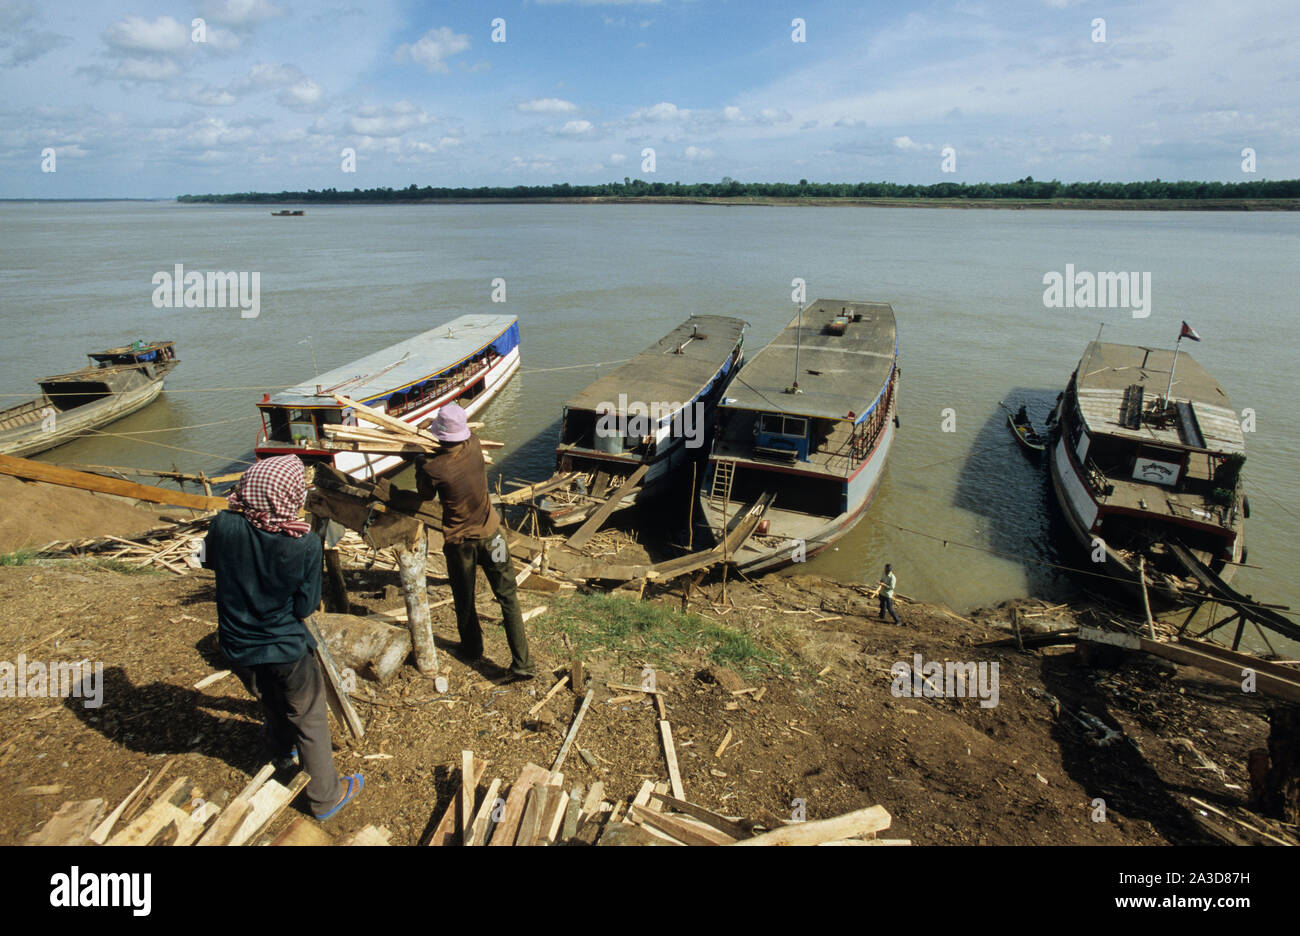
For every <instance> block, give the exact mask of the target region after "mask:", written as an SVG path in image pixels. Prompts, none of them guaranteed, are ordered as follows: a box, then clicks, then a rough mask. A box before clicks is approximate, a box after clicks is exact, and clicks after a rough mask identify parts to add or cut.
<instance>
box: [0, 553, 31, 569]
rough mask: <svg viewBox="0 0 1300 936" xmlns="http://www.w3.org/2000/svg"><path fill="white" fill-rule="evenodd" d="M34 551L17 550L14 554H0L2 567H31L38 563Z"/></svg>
mask: <svg viewBox="0 0 1300 936" xmlns="http://www.w3.org/2000/svg"><path fill="white" fill-rule="evenodd" d="M36 556H37V552H36V550H34V549H15V550H14V551H13V552H7V553H0V566H22V565H31V564H32V563H33V562H35V561H36Z"/></svg>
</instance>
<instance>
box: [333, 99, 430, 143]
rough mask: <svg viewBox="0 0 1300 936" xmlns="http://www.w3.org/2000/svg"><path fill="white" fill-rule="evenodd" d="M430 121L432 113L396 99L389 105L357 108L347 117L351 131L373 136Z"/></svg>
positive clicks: (397, 132)
mask: <svg viewBox="0 0 1300 936" xmlns="http://www.w3.org/2000/svg"><path fill="white" fill-rule="evenodd" d="M432 121H433V115H432V114H428V113H426V112H424V111H422V110H420V109H418V108H417V107H415V106H414V105H413V104H411V103H410V102H409V101H398V102H397V103H396V104H394V105H392V106H391V107H375V106H369V107H362V108H358V109H357V110H356V111H355V112H354V113H353V115H352V117H351V118H350V119H349V121H348V126H349V127H350V128H351V129H352V132H353V133H363V134H365V135H366V136H374V137H379V136H382V137H393V136H395V135H396V134H400V133H405V132H406V131H407V130H411V129H414V128H415V127H422V126H424V125H425V124H427V123H430V122H432Z"/></svg>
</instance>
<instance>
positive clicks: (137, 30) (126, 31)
mask: <svg viewBox="0 0 1300 936" xmlns="http://www.w3.org/2000/svg"><path fill="white" fill-rule="evenodd" d="M104 41H105V42H106V43H108V44H109V46H111V47H112V48H114V49H117V50H119V51H122V52H147V53H153V54H158V53H168V52H179V51H180V50H182V49H184V48H186V47H187V46H188V45H189V43H190V31H189V29H187V28H186V27H184V26H182V25H181V24H180V23H178V22H176V20H174V19H172V18H171V17H170V16H160V17H158V18H157V19H156V20H154V21H153V22H149V21H148V20H146V19H142V18H141V17H139V16H128V17H127V18H126V19H124V20H122V21H121V22H120V23H114V24H113V25H112V26H110V27H108V29H106V30H104Z"/></svg>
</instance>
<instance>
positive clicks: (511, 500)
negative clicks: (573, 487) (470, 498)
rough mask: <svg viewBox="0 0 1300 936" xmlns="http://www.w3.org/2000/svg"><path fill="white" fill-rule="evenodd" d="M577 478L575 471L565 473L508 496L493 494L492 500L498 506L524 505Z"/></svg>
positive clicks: (517, 490)
mask: <svg viewBox="0 0 1300 936" xmlns="http://www.w3.org/2000/svg"><path fill="white" fill-rule="evenodd" d="M577 476H578V473H577V472H576V471H567V472H565V473H564V474H557V475H552V476H551V477H550V478H549V479H547V480H546V481H538V482H536V483H534V484H529V485H526V486H525V487H521V488H518V489H516V490H513V491H511V492H510V493H509V494H493V495H492V500H493V502H494V503H499V504H526V503H528V502H529V501H530V500H532V499H533V498H534V497H536V496H537V495H538V494H546V493H548V492H550V491H554V490H555V489H556V488H561V487H564V486H566V485H568V484H572V483H573V479H574V478H576V477H577Z"/></svg>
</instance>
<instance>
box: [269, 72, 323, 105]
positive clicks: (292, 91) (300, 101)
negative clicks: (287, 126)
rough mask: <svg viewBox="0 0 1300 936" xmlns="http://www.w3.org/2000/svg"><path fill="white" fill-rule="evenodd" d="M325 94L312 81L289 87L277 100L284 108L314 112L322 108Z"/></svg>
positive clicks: (308, 80) (300, 82)
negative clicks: (322, 99)
mask: <svg viewBox="0 0 1300 936" xmlns="http://www.w3.org/2000/svg"><path fill="white" fill-rule="evenodd" d="M322 97H324V92H322V91H321V87H320V85H318V84H317V83H316V82H314V81H311V80H310V79H304V80H303V81H299V82H296V83H294V84H291V85H289V87H287V88H285V89H284V90H283V91H281V92H280V94H279V96H278V97H277V98H276V100H277V101H279V102H280V104H281V105H282V106H284V107H288V108H290V109H292V110H314V109H316V108H317V107H318V106H320V103H321V98H322Z"/></svg>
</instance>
